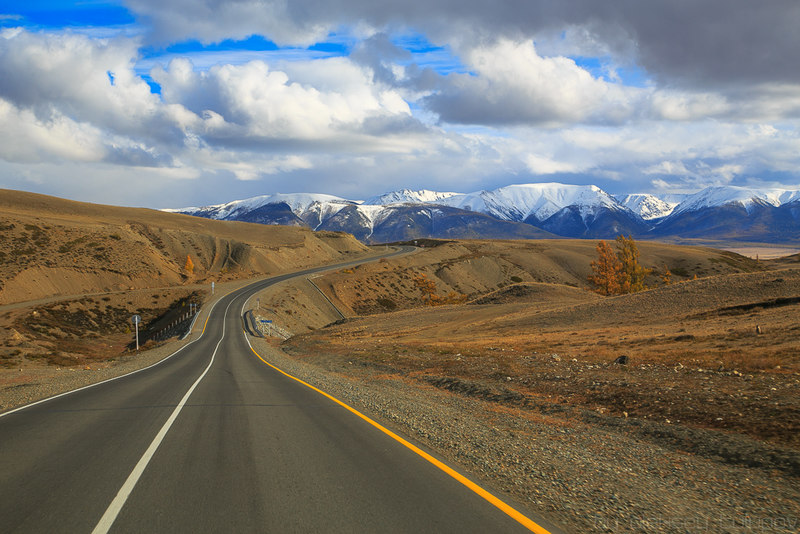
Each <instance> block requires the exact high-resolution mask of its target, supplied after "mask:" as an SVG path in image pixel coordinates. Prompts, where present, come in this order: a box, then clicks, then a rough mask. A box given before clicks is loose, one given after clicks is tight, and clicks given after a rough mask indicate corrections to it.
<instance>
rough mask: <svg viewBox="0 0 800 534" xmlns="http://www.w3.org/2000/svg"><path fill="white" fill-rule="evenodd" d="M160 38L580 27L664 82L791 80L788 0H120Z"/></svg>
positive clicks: (796, 63)
mask: <svg viewBox="0 0 800 534" xmlns="http://www.w3.org/2000/svg"><path fill="white" fill-rule="evenodd" d="M127 3H128V4H129V5H130V6H131V8H132V9H134V10H135V11H136V12H138V13H140V14H142V15H144V16H146V17H147V19H148V20H150V21H151V22H152V24H153V27H154V28H155V32H156V35H157V36H159V37H160V38H162V39H167V38H169V39H182V38H188V37H194V38H201V39H205V40H208V41H218V40H221V39H223V38H226V37H239V38H243V37H246V36H248V35H252V34H254V33H258V34H264V35H266V36H267V37H269V38H272V39H275V40H276V41H278V42H284V43H301V42H309V41H311V42H313V41H314V40H315V39H324V38H325V36H326V34H327V32H328V31H330V30H332V29H335V28H337V27H340V26H341V25H355V24H358V23H366V24H369V25H372V26H374V27H376V28H379V29H384V30H385V29H387V28H388V29H399V28H408V27H410V28H412V29H415V30H418V31H422V32H424V33H426V34H427V35H428V36H429V37H430V38H431V39H434V40H437V41H439V42H442V43H444V42H453V41H454V40H458V41H465V40H470V41H475V40H493V39H497V38H500V37H505V38H512V39H517V38H534V37H536V36H540V35H544V34H547V33H550V34H552V32H553V31H563V30H564V29H566V28H575V27H577V28H581V29H582V30H583V31H584V32H587V33H588V35H589V36H590V37H591V38H592V39H594V40H596V41H597V42H598V43H599V44H600V45H602V48H603V49H605V50H609V51H612V52H613V53H615V54H617V55H618V56H620V57H625V56H631V55H633V57H629V58H627V59H632V60H634V61H636V62H637V63H638V64H639V65H640V66H641V67H643V68H644V69H646V70H647V72H648V73H650V75H652V76H653V77H654V78H655V79H657V80H659V81H661V82H662V83H664V84H670V85H680V86H687V87H709V86H719V85H727V84H752V83H762V82H764V81H772V82H784V83H797V82H800V54H798V53H797V51H798V50H800V31H797V28H798V27H800V2H797V0H769V1H767V2H753V1H752V0H649V1H642V0H602V1H599V0H507V1H504V2H499V3H498V2H486V1H484V0H407V1H405V2H375V1H374V0H292V1H291V2H284V1H278V0H274V1H272V0H262V1H253V0H128V2H127Z"/></svg>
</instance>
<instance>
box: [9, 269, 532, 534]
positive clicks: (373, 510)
mask: <svg viewBox="0 0 800 534" xmlns="http://www.w3.org/2000/svg"><path fill="white" fill-rule="evenodd" d="M328 268H330V267H328ZM319 270H322V269H316V270H313V271H305V272H303V273H297V274H295V275H286V276H281V277H277V278H272V279H269V280H265V281H262V282H259V283H256V284H253V285H251V286H248V287H246V288H243V289H241V290H238V291H235V292H233V293H231V294H229V295H227V296H225V297H223V298H222V299H220V300H219V301H218V302H217V304H216V305H215V307H214V308H213V310H212V311H211V312H210V314H209V320H208V322H207V325H206V327H205V330H204V333H203V335H202V336H200V337H199V338H198V339H197V340H196V341H194V342H192V343H190V344H189V345H186V346H185V347H184V348H183V349H182V350H180V351H178V352H177V353H175V354H174V355H173V356H171V357H170V358H168V359H167V360H164V361H162V362H161V363H160V364H158V365H155V366H153V367H150V368H148V369H145V370H142V371H139V372H137V373H134V374H131V375H127V376H125V377H122V378H120V379H117V380H114V381H111V382H107V383H103V384H99V385H96V386H94V387H90V388H87V389H83V390H79V391H76V392H73V393H71V394H68V395H64V396H61V397H57V398H53V399H50V400H48V401H46V402H42V403H39V404H36V405H31V406H28V407H26V408H24V409H20V410H17V411H13V412H8V413H6V414H3V415H2V416H0V532H36V533H40V532H92V531H94V532H108V531H110V532H192V533H196V532H280V533H285V532H326V533H328V532H414V533H417V532H458V533H462V534H463V533H465V532H525V531H528V530H529V529H530V530H534V531H537V532H545V530H544V529H541V527H539V526H538V525H536V524H535V523H533V522H532V521H530V520H529V519H527V518H526V517H524V516H521V515H518V516H516V518H515V517H513V516H514V514H515V513H516V512H514V511H513V510H511V511H509V510H510V509H509V508H504V506H507V505H505V504H504V503H499V504H498V503H497V502H495V503H494V504H492V502H490V501H491V500H492V499H493V497H491V496H489V497H487V496H485V495H484V496H481V495H480V494H479V493H480V491H482V490H480V491H479V492H478V493H476V491H475V490H474V489H470V487H468V485H465V484H464V482H463V481H458V480H457V479H455V478H453V476H451V475H450V474H448V473H447V472H445V471H443V470H442V468H440V467H439V466H437V465H435V464H434V463H431V461H428V460H425V459H424V458H422V457H420V455H419V454H418V453H417V452H415V451H414V450H412V448H413V446H411V447H412V448H409V446H406V445H404V444H403V443H400V442H399V441H398V440H397V439H393V438H392V437H390V436H387V434H386V433H384V432H382V431H380V430H379V429H378V428H376V427H375V426H374V425H372V424H370V423H369V422H367V421H365V420H364V419H362V418H360V417H358V416H356V415H354V414H353V413H352V412H351V411H350V410H348V409H346V408H345V407H343V406H341V405H340V404H337V403H336V402H333V401H332V400H331V399H329V398H326V397H325V396H323V395H321V394H320V393H318V392H316V391H314V390H312V389H310V388H309V387H307V386H305V385H303V384H301V383H299V382H298V381H296V380H292V379H291V378H289V377H286V376H284V375H283V374H281V373H280V372H278V371H277V370H275V369H273V368H272V367H271V366H269V365H267V364H266V363H264V362H263V361H262V360H261V359H260V358H259V357H258V356H257V355H256V354H255V353H254V352H253V351H252V350H251V348H250V346H249V344H248V342H247V339H246V338H245V335H244V333H243V331H242V322H241V314H242V307H243V305H244V303H245V301H246V300H247V299H248V297H249V296H251V295H252V294H254V293H255V292H257V291H259V290H261V289H263V288H264V287H266V286H267V285H270V284H274V283H276V282H278V281H281V280H284V279H286V278H288V277H290V276H297V275H305V274H310V273H311V272H314V271H319ZM487 498H488V499H489V500H487ZM509 514H510V515H509Z"/></svg>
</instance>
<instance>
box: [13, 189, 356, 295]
mask: <svg viewBox="0 0 800 534" xmlns="http://www.w3.org/2000/svg"><path fill="white" fill-rule="evenodd" d="M365 250H366V249H365V247H364V246H363V245H361V244H360V243H358V242H357V241H355V240H354V239H353V238H352V237H351V236H348V235H346V234H339V233H332V232H329V233H314V232H311V231H309V230H307V229H301V228H290V227H280V226H264V225H256V224H247V223H229V222H221V221H211V220H205V219H198V218H195V217H189V216H184V215H175V214H168V213H162V212H158V211H153V210H147V209H133V208H117V207H109V206H98V205H92V204H84V203H80V202H72V201H67V200H61V199H56V198H52V197H45V196H41V195H34V194H30V193H21V192H16V191H5V190H3V191H0V305H3V304H11V303H15V302H23V301H30V300H37V299H43V298H47V297H54V296H64V295H81V294H84V293H98V292H112V291H122V290H130V289H141V288H152V287H165V286H175V285H183V284H191V283H202V282H210V281H224V280H231V279H239V278H247V277H251V276H255V275H262V274H263V275H267V274H271V273H277V272H283V271H288V270H292V269H296V268H301V267H306V266H310V265H319V264H322V263H326V262H330V261H335V260H337V259H339V258H342V257H346V256H349V255H353V254H358V253H363V252H364V251H365ZM187 258H190V260H191V262H190V263H191V265H192V267H190V268H187Z"/></svg>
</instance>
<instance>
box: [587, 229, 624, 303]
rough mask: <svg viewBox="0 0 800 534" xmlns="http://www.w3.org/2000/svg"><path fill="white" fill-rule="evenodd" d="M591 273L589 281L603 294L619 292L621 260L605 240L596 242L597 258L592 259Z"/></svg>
mask: <svg viewBox="0 0 800 534" xmlns="http://www.w3.org/2000/svg"><path fill="white" fill-rule="evenodd" d="M590 266H591V267H592V274H590V275H589V281H590V282H591V283H593V284H594V285H595V286H596V287H597V291H598V292H599V293H602V294H603V295H616V294H618V293H619V292H620V289H621V285H620V275H621V273H622V262H621V261H619V258H618V257H617V255H616V253H615V252H614V249H613V248H611V245H609V244H608V243H606V242H605V241H602V240H601V241H600V242H599V243H598V244H597V260H595V261H593V262H592V263H591V264H590Z"/></svg>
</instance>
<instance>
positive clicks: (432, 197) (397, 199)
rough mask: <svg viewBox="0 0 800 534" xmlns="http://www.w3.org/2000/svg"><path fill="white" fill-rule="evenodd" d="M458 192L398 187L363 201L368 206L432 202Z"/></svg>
mask: <svg viewBox="0 0 800 534" xmlns="http://www.w3.org/2000/svg"><path fill="white" fill-rule="evenodd" d="M458 194H459V193H440V192H438V191H430V190H428V189H420V190H418V191H413V190H411V189H400V190H398V191H392V192H390V193H384V194H382V195H378V196H376V197H372V198H369V199H367V200H365V201H364V205H368V206H386V205H388V204H405V203H412V204H416V203H426V204H427V203H432V202H438V201H440V200H444V199H446V198H450V197H452V196H455V195H458Z"/></svg>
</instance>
